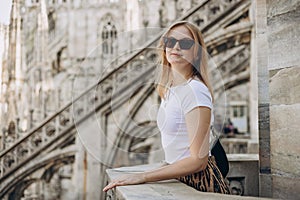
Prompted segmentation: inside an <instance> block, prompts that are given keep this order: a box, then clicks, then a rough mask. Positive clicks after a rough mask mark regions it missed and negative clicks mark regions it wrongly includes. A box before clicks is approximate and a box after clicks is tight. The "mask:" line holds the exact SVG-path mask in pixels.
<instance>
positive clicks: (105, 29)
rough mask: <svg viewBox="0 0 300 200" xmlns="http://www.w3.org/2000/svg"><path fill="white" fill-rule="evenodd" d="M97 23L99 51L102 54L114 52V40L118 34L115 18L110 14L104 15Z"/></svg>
mask: <svg viewBox="0 0 300 200" xmlns="http://www.w3.org/2000/svg"><path fill="white" fill-rule="evenodd" d="M100 22H101V23H99V28H98V30H99V33H98V37H99V39H98V40H99V41H100V44H101V53H102V54H103V55H113V54H114V53H116V48H117V46H116V44H115V42H116V40H117V36H118V31H117V27H116V25H115V20H114V19H113V17H112V15H111V14H107V15H105V16H104V17H103V18H102V19H101V20H100Z"/></svg>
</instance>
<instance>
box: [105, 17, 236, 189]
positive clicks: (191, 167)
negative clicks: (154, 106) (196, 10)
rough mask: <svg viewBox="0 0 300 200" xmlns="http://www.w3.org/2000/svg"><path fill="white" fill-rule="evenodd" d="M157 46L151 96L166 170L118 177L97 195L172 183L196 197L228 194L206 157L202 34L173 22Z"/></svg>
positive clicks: (208, 104) (208, 120)
mask: <svg viewBox="0 0 300 200" xmlns="http://www.w3.org/2000/svg"><path fill="white" fill-rule="evenodd" d="M159 44H160V46H159V48H160V50H161V52H160V53H161V66H160V67H161V69H160V75H159V80H158V86H157V91H158V93H159V95H160V97H161V99H162V101H161V105H160V108H159V111H158V116H157V124H158V128H159V130H160V132H161V138H162V146H163V149H164V152H165V159H166V165H164V166H162V167H160V168H158V169H155V170H152V171H147V172H143V173H135V174H130V175H124V176H122V177H120V178H117V179H116V180H113V181H112V182H110V183H109V184H108V185H107V186H106V187H104V189H103V191H108V190H109V189H111V188H114V187H115V186H120V185H130V184H141V183H145V182H153V181H161V180H167V179H173V178H176V179H178V180H180V181H181V182H183V183H185V184H187V185H188V186H190V187H193V188H195V189H197V190H199V191H203V192H216V193H224V194H229V193H230V190H229V187H228V185H227V184H226V182H225V180H224V177H223V176H222V174H221V173H220V171H219V169H218V167H217V164H216V162H215V160H214V157H213V156H211V151H210V141H209V140H210V128H211V126H212V124H213V120H214V118H213V115H212V109H213V96H212V89H211V86H210V84H209V81H208V72H207V70H208V69H207V68H208V64H207V55H206V47H205V44H204V41H203V37H202V34H201V32H200V30H199V29H198V28H197V27H196V26H195V25H193V24H191V23H189V22H178V23H175V24H173V25H171V26H170V27H169V29H168V30H167V31H166V33H165V34H163V36H162V37H161V39H160V43H159Z"/></svg>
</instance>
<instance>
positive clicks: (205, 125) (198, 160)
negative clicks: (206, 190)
mask: <svg viewBox="0 0 300 200" xmlns="http://www.w3.org/2000/svg"><path fill="white" fill-rule="evenodd" d="M210 117H211V109H210V108H208V107H196V108H194V109H193V110H192V111H190V112H188V113H187V114H186V115H185V120H186V125H187V131H188V134H189V139H190V154H191V156H190V157H187V158H184V159H182V160H179V161H177V162H175V163H173V164H170V165H166V166H163V167H160V168H158V169H155V170H152V171H147V172H144V173H139V174H131V175H125V176H123V177H121V178H119V179H117V180H114V181H112V182H111V183H109V184H108V185H107V186H106V187H105V188H104V189H103V191H107V190H109V189H111V188H113V187H115V186H121V185H131V184H140V183H145V182H153V181H161V180H167V179H172V178H179V177H181V176H186V175H188V174H192V173H195V172H198V171H201V170H204V169H205V168H206V165H207V159H208V151H209V130H210Z"/></svg>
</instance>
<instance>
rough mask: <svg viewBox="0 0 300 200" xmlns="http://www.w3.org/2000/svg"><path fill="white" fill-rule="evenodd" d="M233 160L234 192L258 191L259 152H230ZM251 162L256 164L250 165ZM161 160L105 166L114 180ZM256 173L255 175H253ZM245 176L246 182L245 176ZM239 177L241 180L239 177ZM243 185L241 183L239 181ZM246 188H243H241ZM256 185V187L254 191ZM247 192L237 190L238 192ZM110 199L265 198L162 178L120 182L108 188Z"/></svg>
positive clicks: (229, 175) (109, 176)
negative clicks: (213, 190)
mask: <svg viewBox="0 0 300 200" xmlns="http://www.w3.org/2000/svg"><path fill="white" fill-rule="evenodd" d="M228 159H229V162H230V167H231V169H230V171H229V174H228V176H227V179H228V180H229V181H231V183H230V186H231V189H232V190H233V192H234V193H235V194H240V195H258V193H256V192H258V172H255V174H252V173H254V171H255V170H258V155H245V154H244V155H238V156H237V155H228ZM249 163H251V164H253V165H249ZM159 165H160V164H159V163H156V164H149V165H139V166H132V167H121V168H114V169H108V170H106V172H107V176H108V180H113V179H115V178H116V177H118V176H121V175H123V174H124V173H138V172H143V171H147V170H151V169H155V168H157V167H159ZM253 175H254V178H253V177H251V176H253ZM243 178H244V184H243V183H242V179H243ZM238 179H240V181H239V180H238ZM240 183H242V184H243V185H242V186H240V185H239V184H240ZM241 187H245V188H243V191H242V190H241ZM253 187H254V188H255V190H256V191H253ZM241 191H242V192H244V193H237V192H241ZM106 199H107V200H140V199H144V200H152V199H163V200H173V199H178V200H181V199H189V200H193V199H195V200H196V199H209V200H214V199H215V200H219V199H223V200H240V199H249V200H251V199H253V200H254V199H265V198H259V197H250V196H247V197H246V196H238V195H222V194H215V193H205V192H199V191H197V190H195V189H193V188H191V187H189V186H187V185H185V184H183V183H181V182H179V181H178V180H176V179H172V180H168V181H160V182H153V183H146V184H141V185H129V186H119V187H116V188H114V189H112V190H109V191H108V192H107V194H106Z"/></svg>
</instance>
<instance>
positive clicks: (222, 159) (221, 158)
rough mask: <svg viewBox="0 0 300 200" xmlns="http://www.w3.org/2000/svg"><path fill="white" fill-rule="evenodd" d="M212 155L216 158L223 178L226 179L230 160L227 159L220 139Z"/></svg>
mask: <svg viewBox="0 0 300 200" xmlns="http://www.w3.org/2000/svg"><path fill="white" fill-rule="evenodd" d="M211 154H212V155H213V156H214V157H215V161H216V163H217V166H218V168H219V170H220V172H221V174H222V176H223V177H224V178H225V177H226V176H227V174H228V171H229V164H228V159H227V156H226V153H225V151H224V149H223V147H222V144H221V143H220V141H219V139H218V140H217V141H216V143H215V145H214V147H213V148H212V150H211Z"/></svg>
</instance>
